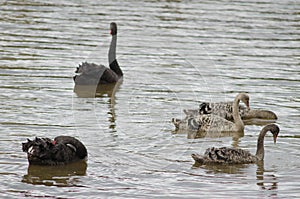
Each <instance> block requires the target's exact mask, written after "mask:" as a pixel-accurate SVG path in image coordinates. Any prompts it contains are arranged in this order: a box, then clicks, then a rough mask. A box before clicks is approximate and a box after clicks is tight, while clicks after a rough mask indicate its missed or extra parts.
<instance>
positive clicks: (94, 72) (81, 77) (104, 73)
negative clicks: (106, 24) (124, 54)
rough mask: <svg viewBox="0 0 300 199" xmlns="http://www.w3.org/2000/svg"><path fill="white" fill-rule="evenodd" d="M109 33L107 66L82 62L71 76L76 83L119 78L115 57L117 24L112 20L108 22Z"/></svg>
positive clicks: (97, 83) (104, 81) (102, 81)
mask: <svg viewBox="0 0 300 199" xmlns="http://www.w3.org/2000/svg"><path fill="white" fill-rule="evenodd" d="M110 34H111V35H112V39H111V43H110V47H109V51H108V62H109V68H107V67H105V66H104V65H97V64H94V63H87V62H83V63H82V64H81V65H79V67H77V70H76V71H75V73H78V75H75V76H74V77H73V79H74V82H75V84H76V85H99V84H108V83H115V82H117V81H118V80H119V79H121V77H122V76H123V72H122V70H121V68H120V67H119V64H118V61H117V59H116V47H117V24H116V23H114V22H112V23H111V24H110Z"/></svg>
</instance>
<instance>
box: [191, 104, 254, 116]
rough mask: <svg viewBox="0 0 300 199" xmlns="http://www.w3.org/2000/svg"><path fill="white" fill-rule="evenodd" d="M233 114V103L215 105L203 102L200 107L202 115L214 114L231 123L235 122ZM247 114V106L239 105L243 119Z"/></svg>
mask: <svg viewBox="0 0 300 199" xmlns="http://www.w3.org/2000/svg"><path fill="white" fill-rule="evenodd" d="M190 112H191V111H190ZM232 112H233V103H232V102H215V103H208V102H203V103H202V104H200V106H199V114H200V115H205V114H214V115H218V116H220V117H222V118H225V119H226V120H230V121H232V120H233V115H232ZM247 112H248V109H247V108H246V107H245V106H242V105H239V113H240V115H241V117H243V116H244V115H245V114H247Z"/></svg>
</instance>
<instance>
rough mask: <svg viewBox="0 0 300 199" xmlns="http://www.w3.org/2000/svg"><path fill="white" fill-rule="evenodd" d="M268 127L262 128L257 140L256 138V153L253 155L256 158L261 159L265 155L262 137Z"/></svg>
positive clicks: (263, 137)
mask: <svg viewBox="0 0 300 199" xmlns="http://www.w3.org/2000/svg"><path fill="white" fill-rule="evenodd" d="M268 130H269V129H267V128H263V129H262V130H261V132H260V134H259V136H258V140H257V149H256V154H255V156H256V157H257V159H258V160H259V161H260V160H263V159H264V156H265V149H264V139H265V135H266V133H267V132H268Z"/></svg>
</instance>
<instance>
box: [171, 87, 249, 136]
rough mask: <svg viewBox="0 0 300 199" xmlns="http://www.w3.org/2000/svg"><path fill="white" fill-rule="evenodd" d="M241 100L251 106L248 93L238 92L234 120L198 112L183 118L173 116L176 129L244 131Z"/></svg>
mask: <svg viewBox="0 0 300 199" xmlns="http://www.w3.org/2000/svg"><path fill="white" fill-rule="evenodd" d="M240 101H243V102H244V103H245V105H246V106H247V107H248V108H249V96H248V95H247V94H246V93H240V94H238V95H237V96H236V97H235V100H234V102H233V105H232V109H233V110H232V116H233V119H234V122H231V121H228V120H226V119H224V118H222V117H220V116H218V115H214V114H198V115H196V116H193V115H187V117H186V118H185V119H183V120H179V119H174V118H173V119H172V122H173V124H174V125H175V127H176V130H188V131H189V130H191V131H198V132H208V133H220V132H221V133H222V132H244V123H243V121H242V119H241V116H240V114H239V102H240Z"/></svg>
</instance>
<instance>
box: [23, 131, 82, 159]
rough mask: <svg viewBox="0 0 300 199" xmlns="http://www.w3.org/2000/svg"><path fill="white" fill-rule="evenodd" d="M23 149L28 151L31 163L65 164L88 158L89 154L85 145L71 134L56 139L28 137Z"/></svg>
mask: <svg viewBox="0 0 300 199" xmlns="http://www.w3.org/2000/svg"><path fill="white" fill-rule="evenodd" d="M22 150H23V151H24V152H26V153H27V158H28V162H29V164H31V165H64V164H68V163H71V162H76V161H82V160H86V158H87V155H88V154H87V150H86V148H85V146H84V145H83V144H82V143H81V142H80V141H79V140H77V139H76V138H74V137H71V136H58V137H56V138H54V140H51V139H49V138H37V137H36V138H35V139H34V140H29V139H27V142H26V143H22Z"/></svg>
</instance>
